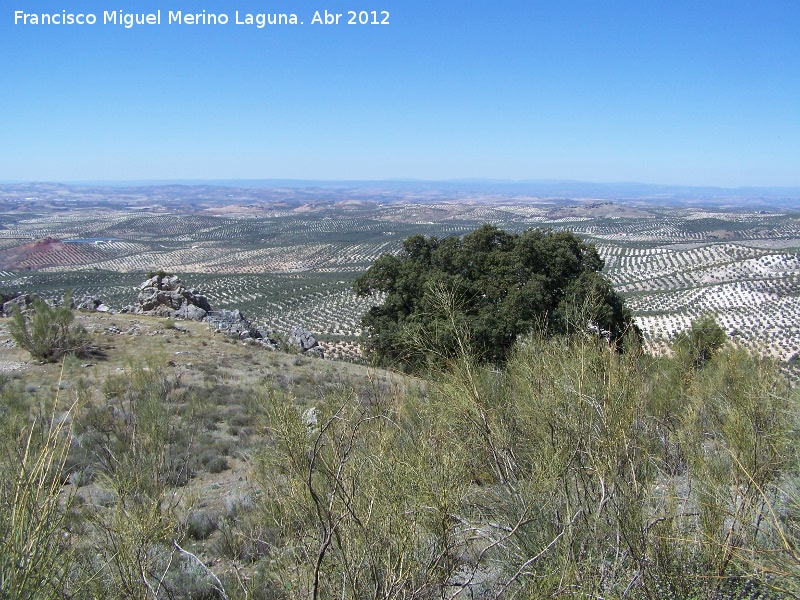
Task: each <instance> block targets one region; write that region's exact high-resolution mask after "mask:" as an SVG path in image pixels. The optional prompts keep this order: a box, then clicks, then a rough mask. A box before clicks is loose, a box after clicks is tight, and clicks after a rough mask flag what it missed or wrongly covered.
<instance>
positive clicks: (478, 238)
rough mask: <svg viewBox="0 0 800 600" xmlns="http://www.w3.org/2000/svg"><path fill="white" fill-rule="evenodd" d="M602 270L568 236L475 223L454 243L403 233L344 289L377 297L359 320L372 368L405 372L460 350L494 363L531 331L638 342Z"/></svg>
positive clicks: (588, 248)
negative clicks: (403, 367)
mask: <svg viewBox="0 0 800 600" xmlns="http://www.w3.org/2000/svg"><path fill="white" fill-rule="evenodd" d="M603 266H604V265H603V260H602V259H601V258H600V256H599V255H598V253H597V250H596V249H595V247H594V246H593V245H592V244H588V245H587V244H585V243H584V242H583V241H581V240H580V239H579V238H578V237H577V236H575V235H574V234H572V233H569V232H564V231H560V232H553V231H550V230H542V229H532V230H528V231H525V232H524V233H522V234H514V233H508V232H505V231H502V230H500V229H498V228H497V227H494V226H492V225H484V226H482V227H481V228H479V229H477V230H476V231H474V232H472V233H470V234H468V235H465V236H464V237H462V238H458V237H449V238H444V239H438V238H436V237H430V238H428V237H425V236H422V235H414V236H411V237H409V238H408V239H406V240H405V241H404V242H403V248H402V250H401V252H400V253H399V254H398V255H393V254H384V255H383V256H381V257H380V258H379V259H378V260H377V261H376V262H375V263H374V264H373V265H372V266H371V267H370V268H369V269H368V270H367V271H366V272H365V273H363V274H362V275H361V276H359V277H358V278H357V279H356V280H355V282H354V284H353V288H354V290H355V291H356V293H357V294H359V295H362V296H364V295H369V294H375V293H378V294H381V295H382V297H383V302H382V304H380V305H379V306H375V307H373V308H371V309H370V310H369V311H368V312H367V313H366V314H365V315H364V317H363V318H362V326H363V327H364V328H365V329H366V330H367V332H368V339H367V342H366V347H367V350H368V351H369V352H370V353H372V354H373V356H374V357H375V358H376V359H377V360H378V362H379V363H382V364H393V363H394V364H396V363H405V364H407V365H409V366H411V367H414V366H415V365H417V364H418V363H419V362H420V361H422V360H427V359H429V358H430V357H431V354H432V353H433V354H434V355H438V356H439V357H443V358H447V357H448V355H452V354H453V353H455V352H456V351H458V350H459V349H461V350H464V349H467V350H469V352H470V353H471V354H472V355H475V356H477V357H478V358H479V359H481V360H485V361H492V362H499V361H502V360H504V359H505V358H506V356H507V354H508V352H509V350H510V349H511V347H512V346H513V344H514V342H515V340H516V338H517V336H519V335H521V334H525V333H528V332H531V331H533V330H537V331H538V332H540V333H544V334H545V335H553V334H559V333H569V332H570V331H574V330H578V329H579V330H581V331H586V330H587V329H591V330H594V331H595V332H596V333H598V334H600V335H604V336H606V337H608V339H609V340H613V341H619V340H621V338H622V335H623V333H625V331H628V330H631V331H634V332H635V333H636V335H638V330H636V328H635V325H633V322H632V317H631V315H630V313H629V312H628V310H627V309H626V308H625V306H624V304H623V301H622V298H621V297H620V296H619V295H618V294H616V292H614V290H613V288H612V287H611V284H610V283H609V282H608V280H607V279H606V278H605V277H604V276H603V274H602V269H603Z"/></svg>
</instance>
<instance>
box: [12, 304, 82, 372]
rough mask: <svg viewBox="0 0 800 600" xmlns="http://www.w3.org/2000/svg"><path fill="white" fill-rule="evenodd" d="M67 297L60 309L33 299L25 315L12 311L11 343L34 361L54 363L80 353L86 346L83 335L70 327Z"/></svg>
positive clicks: (16, 310)
mask: <svg viewBox="0 0 800 600" xmlns="http://www.w3.org/2000/svg"><path fill="white" fill-rule="evenodd" d="M69 305H70V296H69V294H67V295H66V296H65V298H64V303H63V304H62V305H61V306H50V305H49V304H47V303H46V302H45V301H44V300H42V299H40V298H34V300H33V305H32V307H31V308H30V309H29V310H28V311H27V312H25V313H23V312H22V311H20V310H19V309H16V308H15V309H14V312H13V314H12V317H11V323H10V324H9V326H8V330H9V333H10V334H11V337H12V339H13V340H14V341H15V342H16V343H17V344H18V345H19V346H20V347H21V348H23V349H25V350H27V351H28V352H30V353H31V356H33V357H34V358H36V359H39V360H44V361H55V360H58V359H60V358H61V357H62V356H63V355H64V354H67V353H69V352H76V353H80V352H82V351H84V350H85V348H86V344H87V335H86V331H85V330H83V328H81V327H75V326H73V325H72V321H73V318H74V315H73V312H72V309H70V308H69Z"/></svg>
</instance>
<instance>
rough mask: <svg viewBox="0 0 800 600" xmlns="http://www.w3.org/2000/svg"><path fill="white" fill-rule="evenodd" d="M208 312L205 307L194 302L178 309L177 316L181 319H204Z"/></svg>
mask: <svg viewBox="0 0 800 600" xmlns="http://www.w3.org/2000/svg"><path fill="white" fill-rule="evenodd" d="M206 314H208V313H207V312H206V311H205V310H204V309H202V308H200V307H199V306H197V305H194V304H184V305H183V306H182V307H180V308H179V309H178V310H177V311H175V316H176V317H177V318H179V319H187V320H189V321H202V320H203V319H205V318H206Z"/></svg>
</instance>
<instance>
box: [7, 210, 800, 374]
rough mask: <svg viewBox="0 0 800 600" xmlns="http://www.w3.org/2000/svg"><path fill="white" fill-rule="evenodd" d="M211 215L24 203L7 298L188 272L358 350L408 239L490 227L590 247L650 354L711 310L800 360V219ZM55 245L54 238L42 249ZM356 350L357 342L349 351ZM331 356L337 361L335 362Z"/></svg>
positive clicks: (122, 288) (128, 291) (443, 213)
mask: <svg viewBox="0 0 800 600" xmlns="http://www.w3.org/2000/svg"><path fill="white" fill-rule="evenodd" d="M235 201H236V200H235V199H231V200H229V201H228V202H227V203H226V202H223V201H220V202H218V203H216V205H214V206H205V205H204V206H196V205H195V206H191V205H190V206H182V207H181V210H178V209H177V208H175V207H170V206H167V205H149V206H145V207H141V206H124V205H122V204H117V205H114V204H113V203H112V204H111V205H109V206H102V207H101V206H99V205H98V204H97V203H96V202H95V203H94V204H91V205H81V204H78V203H75V201H74V200H71V201H70V203H68V204H64V203H62V204H59V203H58V201H53V200H50V201H48V203H47V204H46V205H45V204H42V203H38V204H37V203H36V202H27V203H25V202H18V203H17V204H8V203H7V204H6V205H5V208H6V210H5V212H3V213H2V214H0V269H2V271H0V289H2V290H3V291H15V290H21V291H31V292H37V293H40V294H42V295H44V296H56V295H60V294H61V293H63V290H65V289H71V290H73V293H74V295H75V296H76V297H80V296H83V295H94V296H97V297H99V298H101V299H103V300H104V301H105V302H106V303H107V304H109V305H110V306H112V307H114V308H122V307H123V306H125V305H127V304H132V303H133V302H134V301H135V297H136V292H135V290H134V287H135V286H136V285H137V284H138V283H139V282H140V281H142V279H143V275H144V273H145V272H147V271H150V270H155V269H163V270H166V271H171V272H175V273H177V274H178V275H179V276H180V277H181V278H183V279H184V281H186V282H187V284H188V285H189V286H191V287H195V288H197V289H198V290H200V291H201V292H202V293H204V294H205V295H206V296H207V297H208V298H209V300H210V302H211V304H212V305H213V306H215V307H218V308H231V307H237V308H240V309H242V310H243V311H244V312H245V314H247V315H248V316H249V317H251V318H253V319H254V320H256V321H260V322H265V323H267V324H270V325H271V326H272V327H274V328H275V329H277V330H285V329H288V328H289V327H291V326H292V325H294V324H302V325H304V326H305V327H307V328H308V329H310V330H311V331H312V332H314V333H315V334H318V335H319V336H320V338H321V339H322V340H324V341H326V342H327V347H328V348H329V349H331V350H333V348H334V347H335V344H337V343H339V344H340V346H339V354H338V356H341V357H345V356H347V357H352V356H354V355H355V353H356V350H355V346H354V344H353V342H354V341H355V340H356V339H357V337H358V335H359V334H360V330H359V326H358V321H359V317H360V315H361V314H362V313H363V312H364V311H365V310H367V309H368V307H369V305H370V303H371V302H374V301H375V300H374V299H365V298H357V297H356V296H355V295H354V294H353V293H352V291H351V289H350V286H351V283H352V280H353V278H354V277H355V276H356V275H357V274H359V273H360V272H362V271H363V270H364V269H366V268H367V267H368V266H369V265H370V264H371V263H372V262H373V261H374V260H375V259H376V258H378V257H379V256H380V255H381V254H383V253H385V252H394V251H397V250H398V249H399V248H400V244H401V241H402V240H403V239H405V238H406V237H408V236H409V235H412V234H418V233H419V234H424V235H429V236H430V235H435V236H439V237H446V236H452V235H461V234H463V233H466V232H468V231H471V230H472V229H474V228H476V227H477V226H479V225H481V224H482V223H487V222H488V223H492V224H495V225H497V226H499V227H502V228H506V229H509V230H514V231H521V230H524V229H527V228H531V227H547V228H552V229H568V230H571V231H574V232H576V233H577V234H579V235H581V236H582V237H584V238H585V239H586V240H587V241H589V242H592V243H594V244H595V245H596V246H597V248H598V250H599V252H600V254H601V255H602V256H603V258H604V259H605V261H606V272H607V274H608V276H609V277H610V279H611V281H612V282H613V283H614V286H615V287H616V289H617V290H619V291H620V292H621V293H623V294H624V295H625V296H626V298H627V301H628V303H629V305H630V307H631V308H632V309H633V311H634V313H635V315H636V317H637V322H638V323H639V325H640V327H641V328H642V331H643V332H644V335H645V338H646V340H647V343H648V345H649V346H650V347H651V348H653V349H658V348H660V347H662V345H663V343H664V342H665V341H666V340H668V339H669V338H671V337H672V336H674V335H675V333H677V332H678V331H680V330H682V329H684V328H686V327H687V326H688V324H689V323H690V321H691V320H692V319H693V318H695V317H696V316H698V315H701V314H704V313H711V314H714V315H715V316H716V317H717V320H718V322H719V323H720V325H722V326H723V328H725V330H726V331H727V332H728V334H729V335H730V337H731V338H732V339H734V340H735V341H736V342H738V343H740V344H743V345H745V346H747V347H750V348H753V349H757V350H758V351H760V352H764V353H768V354H770V355H773V356H775V357H777V358H780V359H782V360H785V361H788V360H791V359H792V358H793V357H795V356H796V355H797V353H798V351H800V254H799V253H798V249H800V214H796V213H793V212H791V211H786V210H772V211H762V210H760V211H752V210H751V211H744V210H741V209H724V208H715V209H710V208H707V207H685V206H684V207H664V206H656V205H655V204H654V203H653V202H652V201H651V202H644V201H639V202H632V201H626V202H598V201H596V200H572V201H554V200H540V199H531V198H519V199H509V198H505V199H499V200H495V201H494V203H493V204H488V203H485V202H477V201H476V202H473V203H470V202H465V201H464V200H463V199H461V200H459V201H458V202H448V201H443V200H436V201H429V202H425V201H424V200H423V201H419V200H418V201H416V202H414V203H411V202H401V201H375V202H369V201H364V200H358V201H352V202H349V201H346V200H344V201H337V202H324V201H319V202H316V203H315V202H305V203H299V202H296V203H294V204H292V203H288V204H287V203H286V202H281V203H269V202H260V203H255V204H254V203H250V204H247V205H245V204H241V203H239V204H236V203H235ZM45 238H53V239H52V240H48V241H47V242H44V243H43V242H39V243H36V240H42V239H45ZM345 345H346V347H345ZM334 354H335V353H334Z"/></svg>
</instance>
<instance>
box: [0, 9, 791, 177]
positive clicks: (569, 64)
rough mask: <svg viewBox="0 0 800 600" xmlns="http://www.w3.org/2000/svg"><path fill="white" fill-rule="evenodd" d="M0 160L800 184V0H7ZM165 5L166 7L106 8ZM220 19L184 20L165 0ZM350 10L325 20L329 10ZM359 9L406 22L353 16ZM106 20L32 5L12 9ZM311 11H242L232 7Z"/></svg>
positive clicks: (208, 170)
mask: <svg viewBox="0 0 800 600" xmlns="http://www.w3.org/2000/svg"><path fill="white" fill-rule="evenodd" d="M3 5H4V6H3V10H2V12H1V13H0V57H2V58H0V83H1V84H2V85H1V86H0V180H37V181H41V180H61V181H69V180H87V179H92V180H100V179H106V180H107V179H201V178H214V179H222V178H299V179H385V178H420V179H447V178H463V177H479V178H504V179H573V180H588V181H638V182H647V183H668V184H689V185H720V186H739V185H776V186H798V185H800V2H798V1H797V0H787V1H785V2H777V1H769V0H762V1H758V2H756V1H750V2H743V1H737V0H725V1H719V2H706V1H702V0H691V1H676V0H669V1H663V2H661V1H655V0H652V1H651V0H638V1H629V2H613V1H608V0H603V1H600V0H594V1H591V2H574V1H570V0H559V1H548V2H539V1H535V0H524V1H523V0H519V1H508V0H495V1H488V0H487V1H471V0H458V1H450V0H447V1H439V2H437V1H435V0H428V1H421V0H360V1H357V2H355V1H350V0H348V1H346V2H345V1H343V0H100V1H98V0H4V1H3ZM158 9H160V10H161V13H162V24H161V25H151V26H147V25H139V26H134V27H133V28H131V29H126V28H125V27H123V26H120V25H116V26H115V25H110V24H109V25H103V24H102V21H103V11H104V10H123V11H125V12H137V13H143V12H144V13H146V12H152V11H156V10H158ZM204 9H205V10H206V11H207V12H214V13H225V14H227V15H228V17H229V19H230V20H229V23H228V24H227V25H225V26H221V25H217V26H203V25H194V26H191V25H168V24H167V23H166V21H167V17H168V11H170V10H173V11H177V10H183V11H184V12H185V11H187V10H188V11H192V12H201V11H202V10H204ZM326 9H327V10H328V11H330V12H339V13H343V14H344V15H345V16H344V17H342V19H341V21H340V23H341V24H340V25H338V26H323V25H311V24H310V22H311V19H312V16H313V14H314V11H316V10H319V11H321V12H323V11H325V10H326ZM348 9H358V10H370V11H371V10H376V11H382V10H386V11H389V12H390V25H384V26H378V25H376V26H371V25H363V26H362V25H346V24H344V21H345V20H346V19H347V10H348ZM16 10H21V11H23V12H26V13H42V12H58V13H61V11H62V10H66V11H67V12H73V13H94V14H96V15H97V19H98V22H97V24H95V25H91V26H90V25H84V26H78V25H72V26H63V25H62V26H59V25H50V26H47V25H40V26H32V25H27V26H23V25H15V24H14V18H15V17H14V12H15V11H16ZM237 10H238V11H239V14H240V18H242V19H243V17H244V14H245V13H248V12H250V13H259V12H270V13H272V12H287V13H296V14H297V16H298V18H299V19H300V20H301V21H304V22H305V24H304V25H297V26H270V25H267V26H266V27H265V28H263V29H259V28H257V27H255V26H247V25H236V24H235V23H234V21H235V12H236V11H237Z"/></svg>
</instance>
